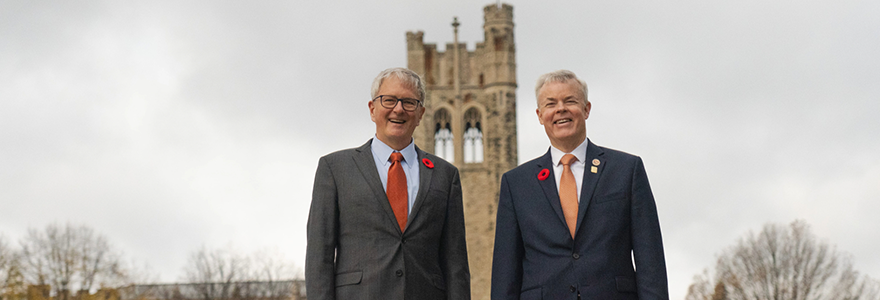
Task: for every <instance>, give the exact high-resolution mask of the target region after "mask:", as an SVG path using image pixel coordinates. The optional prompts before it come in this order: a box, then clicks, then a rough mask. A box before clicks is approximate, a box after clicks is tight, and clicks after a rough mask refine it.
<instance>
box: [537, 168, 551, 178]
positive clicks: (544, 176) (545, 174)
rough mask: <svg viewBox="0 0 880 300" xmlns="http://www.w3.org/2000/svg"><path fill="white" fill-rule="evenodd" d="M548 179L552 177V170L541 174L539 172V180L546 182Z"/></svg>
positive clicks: (544, 170)
mask: <svg viewBox="0 0 880 300" xmlns="http://www.w3.org/2000/svg"><path fill="white" fill-rule="evenodd" d="M547 177H550V170H547V169H543V170H541V172H538V180H541V181H544V180H545V179H547Z"/></svg>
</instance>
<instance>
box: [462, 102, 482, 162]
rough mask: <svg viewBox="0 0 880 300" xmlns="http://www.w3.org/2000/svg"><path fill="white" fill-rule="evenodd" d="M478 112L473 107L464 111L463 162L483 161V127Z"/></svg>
mask: <svg viewBox="0 0 880 300" xmlns="http://www.w3.org/2000/svg"><path fill="white" fill-rule="evenodd" d="M480 121H481V118H480V112H479V111H477V109H475V108H471V109H469V110H468V111H467V112H465V113H464V122H465V127H464V128H465V130H464V162H465V163H481V162H483V128H482V126H481V124H480Z"/></svg>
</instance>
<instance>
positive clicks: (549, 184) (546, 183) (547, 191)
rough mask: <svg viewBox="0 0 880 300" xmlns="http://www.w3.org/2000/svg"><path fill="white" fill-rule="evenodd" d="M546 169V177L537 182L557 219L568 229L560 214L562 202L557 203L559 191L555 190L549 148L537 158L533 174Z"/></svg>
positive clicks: (563, 216)
mask: <svg viewBox="0 0 880 300" xmlns="http://www.w3.org/2000/svg"><path fill="white" fill-rule="evenodd" d="M544 169H547V170H548V171H550V173H549V175H548V176H547V179H544V180H540V179H539V180H538V184H540V185H541V189H543V190H544V198H545V199H547V202H549V203H550V206H551V207H553V211H555V212H556V216H557V217H559V221H560V222H562V225H564V226H565V228H566V230H568V225H566V223H565V215H563V214H562V204H561V203H559V191H557V190H556V175H555V174H554V171H553V159H552V158H551V157H550V150H549V149H548V150H547V153H545V154H544V156H542V157H541V158H540V159H538V164H537V168H536V169H535V176H536V177H537V176H538V173H540V172H541V170H544Z"/></svg>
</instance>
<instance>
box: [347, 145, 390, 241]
mask: <svg viewBox="0 0 880 300" xmlns="http://www.w3.org/2000/svg"><path fill="white" fill-rule="evenodd" d="M372 141H373V140H372V139H370V140H369V141H367V143H366V144H364V145H363V146H361V147H360V148H357V149H355V152H356V153H355V155H354V157H353V158H354V162H355V164H356V165H357V167H358V170H359V171H360V172H361V175H363V176H364V180H366V181H367V185H369V186H370V190H371V191H373V199H376V201H378V202H379V203H378V204H379V206H380V207H382V210H384V211H385V215H387V216H388V221H389V222H390V223H389V224H392V225H393V226H392V227H394V228H397V232H400V226H398V225H397V218H396V217H395V216H394V210H392V209H391V203H389V202H388V195H386V194H385V188H384V187H383V186H382V179H380V178H379V170H378V169H376V162H375V160H373V151H372V150H371V148H370V145H371V143H372Z"/></svg>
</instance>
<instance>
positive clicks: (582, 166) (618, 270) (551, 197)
mask: <svg viewBox="0 0 880 300" xmlns="http://www.w3.org/2000/svg"><path fill="white" fill-rule="evenodd" d="M535 94H537V97H538V108H537V109H536V112H537V114H538V121H539V122H540V123H541V125H544V131H545V132H546V133H547V137H548V138H549V139H550V145H551V147H550V149H548V151H547V153H546V154H544V156H542V157H539V158H536V159H534V160H532V161H529V162H527V163H524V164H522V165H520V166H519V167H516V168H514V169H513V170H511V171H509V172H507V173H505V174H504V175H503V176H502V178H501V191H500V197H499V198H500V200H499V203H498V217H497V224H496V231H495V253H494V259H493V261H492V264H493V265H492V299H493V300H502V299H504V300H510V299H521V300H533V299H545V300H546V299H553V300H562V299H570V300H575V299H603V300H604V299H642V300H645V299H669V293H668V287H667V283H666V262H665V259H664V256H663V241H662V238H661V237H660V223H659V221H658V217H657V207H656V205H655V203H654V196H653V195H652V193H651V187H650V186H649V185H648V176H647V174H645V167H644V165H643V164H642V159H641V158H639V157H638V156H635V155H632V154H628V153H625V152H621V151H617V150H613V149H610V148H605V147H601V146H597V145H596V144H593V142H592V141H590V140H589V139H587V129H586V120H587V118H588V117H589V116H590V108H591V104H590V101H588V100H587V85H586V83H584V82H583V81H582V80H580V79H578V78H577V77H576V76H575V75H574V73H572V72H570V71H565V70H561V71H557V72H552V73H548V74H545V75H543V76H541V78H540V79H538V84H537V87H536V88H535ZM633 265H635V268H634V267H633Z"/></svg>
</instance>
